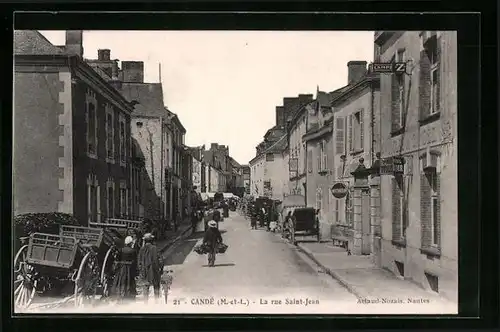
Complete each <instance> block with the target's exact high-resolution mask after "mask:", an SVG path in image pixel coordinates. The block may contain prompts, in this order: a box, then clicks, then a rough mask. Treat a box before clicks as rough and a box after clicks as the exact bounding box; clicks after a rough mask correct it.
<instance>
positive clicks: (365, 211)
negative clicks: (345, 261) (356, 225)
mask: <svg viewBox="0 0 500 332" xmlns="http://www.w3.org/2000/svg"><path fill="white" fill-rule="evenodd" d="M361 234H362V239H363V241H362V247H361V253H362V254H363V255H369V254H371V245H370V190H369V189H363V190H361Z"/></svg>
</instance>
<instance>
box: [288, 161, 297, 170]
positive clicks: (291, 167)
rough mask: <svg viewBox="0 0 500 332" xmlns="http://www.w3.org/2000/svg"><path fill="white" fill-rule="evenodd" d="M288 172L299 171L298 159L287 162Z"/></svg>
mask: <svg viewBox="0 0 500 332" xmlns="http://www.w3.org/2000/svg"><path fill="white" fill-rule="evenodd" d="M288 165H289V170H290V172H297V171H298V170H299V159H298V158H290V161H289V162H288Z"/></svg>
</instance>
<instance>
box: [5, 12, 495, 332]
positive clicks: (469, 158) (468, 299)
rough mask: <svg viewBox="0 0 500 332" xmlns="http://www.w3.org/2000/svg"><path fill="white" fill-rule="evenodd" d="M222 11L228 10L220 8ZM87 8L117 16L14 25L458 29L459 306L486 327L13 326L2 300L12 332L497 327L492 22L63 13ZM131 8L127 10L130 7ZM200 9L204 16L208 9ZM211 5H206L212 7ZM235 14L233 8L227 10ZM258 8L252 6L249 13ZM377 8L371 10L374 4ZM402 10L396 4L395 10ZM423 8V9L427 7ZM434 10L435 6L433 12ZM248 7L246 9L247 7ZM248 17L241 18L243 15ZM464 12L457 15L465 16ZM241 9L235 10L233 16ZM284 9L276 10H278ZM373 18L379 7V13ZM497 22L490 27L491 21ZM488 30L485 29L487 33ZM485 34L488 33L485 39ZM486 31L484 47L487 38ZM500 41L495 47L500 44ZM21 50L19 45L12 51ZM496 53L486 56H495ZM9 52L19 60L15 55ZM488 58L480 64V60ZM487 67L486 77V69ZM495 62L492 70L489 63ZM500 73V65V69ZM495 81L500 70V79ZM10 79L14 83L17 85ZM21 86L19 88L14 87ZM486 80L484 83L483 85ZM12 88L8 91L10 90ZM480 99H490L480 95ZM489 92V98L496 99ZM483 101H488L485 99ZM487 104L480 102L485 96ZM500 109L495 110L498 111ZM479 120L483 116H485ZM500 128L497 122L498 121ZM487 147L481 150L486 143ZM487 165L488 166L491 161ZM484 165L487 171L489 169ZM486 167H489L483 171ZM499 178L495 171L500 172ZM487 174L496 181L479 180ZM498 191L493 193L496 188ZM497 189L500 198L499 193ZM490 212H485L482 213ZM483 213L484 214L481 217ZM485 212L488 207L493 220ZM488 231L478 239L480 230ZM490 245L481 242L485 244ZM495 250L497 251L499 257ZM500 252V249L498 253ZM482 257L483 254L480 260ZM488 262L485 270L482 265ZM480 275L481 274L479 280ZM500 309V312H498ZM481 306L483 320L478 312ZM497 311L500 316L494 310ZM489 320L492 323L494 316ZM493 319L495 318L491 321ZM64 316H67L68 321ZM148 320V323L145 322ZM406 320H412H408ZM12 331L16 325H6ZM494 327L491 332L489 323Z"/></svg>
mask: <svg viewBox="0 0 500 332" xmlns="http://www.w3.org/2000/svg"><path fill="white" fill-rule="evenodd" d="M342 4H343V3H341V6H339V5H338V4H335V8H330V9H329V10H337V11H338V10H345V9H342V7H345V6H342ZM364 4H366V3H356V7H357V10H359V11H362V10H366V11H368V10H370V9H365V8H367V6H364ZM219 5H220V6H222V5H221V4H220V3H219ZM77 6H78V7H79V9H80V10H88V11H96V10H99V11H102V10H110V9H114V5H110V6H106V5H103V4H97V5H95V4H94V5H68V4H58V5H55V4H50V5H49V4H45V3H41V4H37V5H16V9H18V10H23V9H24V10H27V9H30V10H50V11H51V13H45V14H40V13H38V14H26V13H24V14H22V16H21V15H20V16H17V15H16V19H15V24H16V29H38V30H57V29H71V28H73V29H87V30H91V29H103V30H105V29H115V30H116V29H122V30H125V29H144V30H145V29H199V30H202V29H212V30H215V29H217V30H225V29H240V30H244V29H254V30H269V29H284V28H286V29H287V30H334V29H337V30H423V29H425V30H458V31H459V33H458V38H459V40H458V47H459V55H458V59H459V60H458V61H459V84H458V87H459V94H458V98H459V183H460V186H459V215H460V222H459V225H460V226H459V234H460V238H459V247H460V249H459V252H460V254H459V271H460V276H459V277H460V282H459V293H460V295H459V298H460V299H459V302H460V315H461V316H464V315H466V316H469V317H476V316H479V315H480V316H482V318H483V319H475V318H468V319H458V318H456V317H448V318H444V317H442V316H439V317H428V318H424V317H423V316H389V317H385V316H384V317H379V318H378V319H369V318H363V319H359V318H356V317H351V316H331V317H328V316H321V317H315V316H293V317H291V316H272V317H263V316H260V315H241V316H228V317H222V316H216V315H214V316H206V317H202V316H196V315H180V316H147V321H145V320H139V319H135V318H137V317H139V316H138V315H126V316H121V315H114V316H116V317H114V318H113V317H112V318H110V316H108V315H92V316H90V315H89V316H86V315H75V316H71V317H69V316H65V317H64V318H63V317H61V318H59V317H57V318H56V317H55V316H50V318H49V317H44V318H42V317H37V318H36V319H31V318H27V317H26V318H24V317H23V318H9V317H10V316H11V312H10V311H11V309H10V306H9V303H10V301H1V303H2V304H1V305H2V306H3V309H4V310H3V314H4V316H3V318H4V319H2V325H4V326H3V327H4V328H5V330H9V331H10V330H11V329H12V330H13V331H25V330H33V329H36V330H38V331H49V330H51V331H56V330H61V331H62V330H75V331H88V330H99V329H103V328H105V329H106V330H134V331H139V330H187V329H190V330H194V329H196V330H198V329H203V330H236V329H237V330H243V329H245V330H248V329H256V328H258V329H259V330H261V329H287V330H292V329H293V330H295V329H306V330H312V329H314V330H316V329H352V328H380V327H384V328H391V327H392V328H401V327H411V328H422V327H431V326H432V327H456V328H464V327H480V326H485V324H487V325H490V324H492V323H493V322H494V317H495V316H494V313H495V312H498V304H497V303H498V280H499V278H498V258H497V257H496V255H495V254H498V245H497V244H498V231H497V230H498V228H497V227H498V225H497V223H498V218H497V215H496V212H498V211H497V210H498V209H497V205H498V199H496V198H497V196H496V195H495V194H496V193H497V188H496V185H497V183H498V182H497V181H493V178H494V177H495V176H496V175H497V171H496V170H498V166H497V163H496V161H497V158H496V155H493V153H494V151H495V152H496V151H497V148H496V147H497V146H496V145H495V149H491V147H490V149H489V151H490V153H491V154H490V155H489V156H488V157H486V156H485V155H482V152H483V151H482V150H485V149H486V146H488V144H491V142H494V143H496V142H497V140H495V138H496V136H493V135H496V126H495V125H496V124H497V121H493V120H494V119H495V115H496V114H497V113H496V112H495V111H496V106H497V103H496V100H494V101H492V100H490V99H491V98H495V97H496V90H494V89H495V88H496V85H495V84H493V83H496V80H495V79H494V77H492V73H493V72H494V70H493V69H492V68H493V67H492V66H490V64H491V65H494V64H495V63H496V60H497V59H496V58H495V60H494V61H495V62H493V61H492V60H493V56H492V54H491V53H486V52H484V50H485V49H484V46H486V48H488V47H491V46H492V45H496V38H495V36H494V35H493V36H492V33H494V30H495V26H492V25H490V26H489V29H488V27H485V26H484V18H485V16H484V15H479V14H478V13H476V14H472V13H469V14H465V13H462V14H437V13H432V14H403V13H401V14H395V13H390V14H388V13H385V14H353V13H352V14H351V13H346V14H333V13H319V14H313V13H302V14H286V13H276V12H275V13H260V14H256V13H253V14H252V13H248V12H246V13H241V12H240V13H234V12H232V13H231V12H228V13H201V12H199V13H147V14H146V13H142V14H139V13H121V14H108V13H99V14H96V13H87V14H84V13H73V14H71V13H61V12H58V13H56V12H55V11H58V10H61V11H62V10H70V9H71V10H75V8H76V7H77ZM131 6H132V5H129V4H124V5H121V6H120V10H123V9H124V8H125V7H129V8H128V9H131ZM193 7H195V6H194V5H193V3H190V4H177V5H175V4H174V5H170V7H168V8H166V7H163V6H161V5H160V4H158V3H156V4H154V3H149V4H141V5H140V6H139V7H137V6H136V8H134V9H136V10H160V9H163V8H165V9H166V10H189V9H193ZM200 7H201V8H200ZM205 7H206V6H205ZM227 7H230V6H226V8H227ZM252 7H255V6H254V5H252V4H250V5H248V7H246V8H243V9H247V10H248V8H250V9H251V8H252ZM288 7H294V8H292V9H290V8H287V10H288V11H299V10H303V11H305V10H317V9H318V7H320V8H321V7H322V8H325V7H327V6H326V5H325V4H324V3H321V4H318V6H317V7H315V8H311V5H307V4H304V3H298V4H297V3H292V4H291V5H290V4H289V5H288ZM368 7H370V6H368ZM393 7H394V5H393ZM405 7H406V10H407V11H408V10H417V11H423V9H422V8H421V9H420V10H419V9H418V5H415V3H414V2H411V3H410V2H408V3H407V6H405ZM420 7H422V6H420ZM425 7H426V8H427V10H429V7H430V6H428V5H426V6H425ZM209 8H210V9H211V10H215V9H217V8H221V7H219V6H218V5H215V6H213V5H212V6H209ZM240 8H241V7H240ZM202 9H207V8H204V6H203V5H200V6H198V10H202ZM243 9H240V10H243ZM376 9H377V10H380V11H381V10H390V7H389V9H388V8H387V6H385V8H384V5H379V6H377V8H376ZM457 9H458V8H457ZM115 10H118V9H115ZM233 10H234V9H233ZM274 10H277V9H274ZM370 11H373V8H372V9H371V10H370ZM5 18H6V19H5V20H4V24H5V25H6V26H5V28H6V30H3V31H4V34H5V35H6V36H5V37H6V38H4V41H8V40H12V26H11V24H12V21H11V20H12V18H9V17H7V16H6V17H5ZM490 24H491V22H490ZM480 25H482V27H481V29H482V31H480V30H479V27H480ZM485 29H488V30H486V31H487V32H486V31H485ZM480 33H481V40H480V39H479V34H480ZM492 40H494V41H492ZM480 44H483V49H482V50H483V52H482V54H480ZM10 45H12V43H11V44H10ZM10 47H11V46H9V45H8V42H5V43H4V46H3V47H2V50H3V51H4V52H3V53H2V55H3V59H4V69H5V70H4V73H5V76H7V77H5V81H4V82H9V80H8V78H10V79H12V76H10V75H12V48H10ZM486 51H487V50H486ZM8 52H10V54H8ZM480 56H481V58H480ZM480 60H481V65H482V68H483V70H480V67H479V65H480ZM486 63H487V64H488V66H486V65H485V64H486ZM495 69H496V67H495ZM495 73H496V72H495ZM9 76H10V77H9ZM10 82H12V81H10ZM481 82H484V83H485V84H482V85H481V84H480V83H481ZM7 87H9V88H7ZM11 89H12V86H9V85H8V84H7V86H4V89H3V91H2V94H3V96H4V98H2V103H3V109H4V111H3V112H2V120H3V121H2V123H3V124H4V126H3V128H2V129H3V131H2V134H3V135H2V143H3V144H2V148H3V155H4V158H3V159H4V164H3V166H4V167H3V170H4V172H3V180H4V181H2V184H3V195H2V196H3V199H2V201H3V203H4V208H3V209H2V212H3V220H4V221H5V220H9V219H10V218H11V210H10V209H9V206H8V204H7V202H10V201H11V197H10V196H11V189H10V188H11V185H12V183H11V181H12V179H11V177H10V174H11V172H12V166H11V153H12V148H11V143H12V139H11V137H12V128H11V125H10V124H11V123H12V114H11V112H7V111H5V110H9V109H12V100H11V96H12V90H11ZM480 91H481V92H480ZM488 92H489V93H488ZM480 93H482V95H480ZM480 96H482V98H483V100H481V97H480ZM493 105H494V106H493ZM493 107H495V109H493ZM479 115H480V116H479ZM495 120H496V119H495ZM480 139H481V145H480ZM483 158H487V159H484V160H483ZM480 161H481V163H480ZM479 167H481V169H480V168H479ZM495 171H496V172H495ZM480 174H488V177H485V178H483V180H482V181H481V182H480V176H479V175H480ZM492 186H493V187H492ZM493 188H495V189H494V190H492V189H493ZM480 204H481V207H480ZM480 209H481V212H482V213H481V214H479V211H480ZM486 209H489V210H488V212H486ZM480 226H481V227H482V233H481V234H480V233H479V227H480ZM10 228H11V225H10V223H8V222H3V223H2V232H1V233H2V242H3V243H4V245H3V248H4V250H3V251H2V261H3V265H5V266H8V267H9V269H6V268H4V269H3V271H4V273H3V274H2V277H3V278H2V280H3V281H4V282H3V287H2V292H3V293H4V294H5V295H4V297H3V298H4V299H7V298H10V295H8V294H10V292H11V290H10V273H9V272H8V271H10V266H11V260H12V258H11V257H12V256H11V255H12V254H13V253H11V252H10V250H6V248H10V236H9V235H10ZM479 239H481V240H479ZM492 248H493V250H492ZM495 249H497V250H495ZM480 253H481V255H479V254H480ZM479 262H481V266H480V265H479ZM479 271H481V273H479ZM479 276H480V277H481V297H479V289H480V288H479V285H480V283H479ZM495 306H496V307H495ZM479 307H480V308H481V313H479V310H478V309H479ZM495 308H497V310H496V311H495ZM488 313H489V315H488V316H486V315H487V314H488ZM492 315H493V316H492ZM61 316H62V315H61ZM140 317H144V316H140ZM404 318H407V319H404ZM6 324H8V325H9V326H7V325H6ZM490 326H491V325H490Z"/></svg>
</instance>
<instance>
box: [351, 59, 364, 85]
mask: <svg viewBox="0 0 500 332" xmlns="http://www.w3.org/2000/svg"><path fill="white" fill-rule="evenodd" d="M366 65H367V62H366V61H349V62H348V63H347V84H354V83H357V82H359V81H361V80H362V79H363V78H364V77H365V75H366V73H367V69H366Z"/></svg>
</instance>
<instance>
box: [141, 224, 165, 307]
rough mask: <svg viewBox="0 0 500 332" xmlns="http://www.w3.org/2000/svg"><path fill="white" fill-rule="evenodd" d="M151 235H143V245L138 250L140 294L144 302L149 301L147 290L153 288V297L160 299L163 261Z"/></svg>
mask: <svg viewBox="0 0 500 332" xmlns="http://www.w3.org/2000/svg"><path fill="white" fill-rule="evenodd" d="M153 239H154V237H153V235H152V234H151V233H147V234H145V235H144V238H143V240H144V245H143V246H142V247H141V249H140V250H139V257H138V268H139V278H140V281H141V283H142V292H143V296H144V300H145V301H146V302H147V301H148V300H149V290H150V288H151V286H153V291H154V296H155V298H156V299H158V298H159V297H160V282H161V275H162V273H163V259H162V258H161V254H160V253H159V252H158V249H157V248H156V245H155V244H153Z"/></svg>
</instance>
